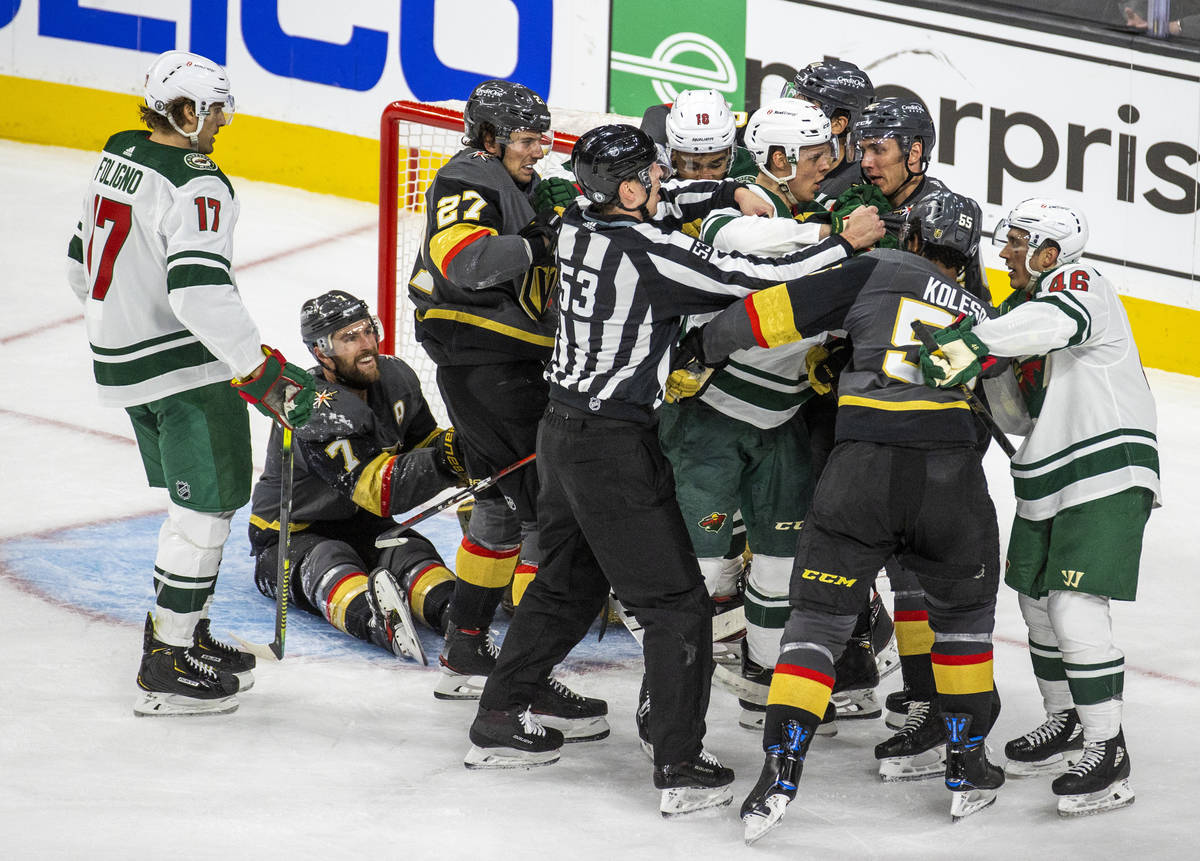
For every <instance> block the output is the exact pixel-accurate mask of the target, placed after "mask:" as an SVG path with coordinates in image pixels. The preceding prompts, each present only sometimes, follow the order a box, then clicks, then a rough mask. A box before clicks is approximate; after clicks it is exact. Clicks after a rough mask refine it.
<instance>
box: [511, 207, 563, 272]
mask: <svg viewBox="0 0 1200 861" xmlns="http://www.w3.org/2000/svg"><path fill="white" fill-rule="evenodd" d="M560 224H562V217H561V216H560V215H559V214H558V213H557V212H555V211H554V210H553V209H548V210H545V211H544V212H539V213H538V214H537V215H535V216H534V217H533V221H531V222H529V223H528V224H526V225H525V226H524V227H522V228H521V229H520V230H519V231H518V232H517V233H518V235H519V236H521V237H522V238H523V239H524V240H525V241H526V242H527V243H529V253H530V255H531V256H532V258H533V260H532V263H533V265H534V266H549V265H550V264H552V263H553V262H554V246H556V245H557V244H558V228H559V225H560Z"/></svg>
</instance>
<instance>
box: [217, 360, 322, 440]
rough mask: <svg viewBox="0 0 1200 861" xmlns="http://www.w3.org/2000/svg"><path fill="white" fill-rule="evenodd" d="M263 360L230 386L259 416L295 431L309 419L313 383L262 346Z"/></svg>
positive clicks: (301, 370)
mask: <svg viewBox="0 0 1200 861" xmlns="http://www.w3.org/2000/svg"><path fill="white" fill-rule="evenodd" d="M262 351H263V353H264V354H265V355H266V357H267V360H266V361H265V362H263V363H262V364H261V365H259V366H258V368H257V369H255V371H254V373H253V374H252V375H251V376H249V377H246V378H245V379H240V380H239V379H236V378H235V379H233V380H231V381H230V385H231V386H233V387H234V388H235V389H237V393H238V394H239V395H241V396H242V398H244V399H245V400H246V401H247V402H249V403H251V404H253V405H254V406H255V408H257V409H258V411H259V412H260V413H262V414H263V415H265V416H267V417H268V418H271V419H274V420H275V421H277V422H279V423H280V424H281V425H283V426H284V427H287V428H293V429H294V428H298V427H300V426H302V425H303V424H304V423H305V422H307V421H308V417H309V416H310V415H312V408H313V399H314V398H315V397H316V394H317V392H316V381H315V380H314V379H313V378H312V376H311V375H310V374H309V373H308V371H306V370H304V369H303V368H300V367H297V366H296V365H292V364H289V363H288V361H287V359H285V358H284V357H283V354H282V353H281V352H279V351H278V350H273V349H271V348H270V347H267V346H264V347H263V348H262Z"/></svg>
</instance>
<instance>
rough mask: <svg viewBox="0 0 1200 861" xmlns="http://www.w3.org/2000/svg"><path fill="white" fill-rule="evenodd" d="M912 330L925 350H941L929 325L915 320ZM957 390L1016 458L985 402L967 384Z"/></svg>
mask: <svg viewBox="0 0 1200 861" xmlns="http://www.w3.org/2000/svg"><path fill="white" fill-rule="evenodd" d="M912 330H913V334H914V335H916V336H917V337H918V338H919V339H920V340H921V343H922V344H923V345H924V347H925V349H926V350H928V351H929V352H930V353H936V352H938V351H940V350H941V347H940V346H939V345H938V342H937V340H936V339H935V338H934V337H933V330H932V329H931V328H930V326H929V324H928V323H925V322H923V321H921V320H914V321H913V324H912ZM955 388H956V389H958V390H959V391H960V392H962V393H963V395H964V396H965V397H966V399H967V405H968V406H969V407H970V408H971V411H972V412H973V413H975V415H977V416H979V418H980V419H981V420H982V421H983V423H984V424H985V425H986V426H987V429H988V433H990V434H991V435H992V439H994V440H995V441H996V442H997V443H998V444H999V446H1000V448H1001V449H1003V451H1004V453H1005V454H1006V455H1008V456H1009V458H1010V459H1011V458H1013V457H1015V456H1016V454H1017V450H1016V448H1014V447H1013V444H1012V443H1011V442H1010V441H1009V439H1008V437H1007V436H1005V435H1004V431H1002V430H1000V426H999V425H998V424H996V419H995V418H993V417H992V413H991V411H990V410H989V409H988V408H987V407H986V406H984V404H983V401H981V400H979V395H977V394H975V393H974V392H973V391H971V389H970V387H969V386H968V385H967V384H966V383H962V384H961V385H958V386H955Z"/></svg>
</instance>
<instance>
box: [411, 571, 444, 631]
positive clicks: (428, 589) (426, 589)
mask: <svg viewBox="0 0 1200 861" xmlns="http://www.w3.org/2000/svg"><path fill="white" fill-rule="evenodd" d="M402 585H403V587H404V590H405V592H407V593H408V606H409V609H410V610H412V614H413V618H414V619H416V620H418V621H421V622H424V623H425V624H426V625H428V626H429V627H430V628H433V630H435V631H438V632H441V631H442V630H443V626H444V624H445V620H446V619H445V617H446V608H447V607H448V606H449V605H450V599H451V598H452V597H453V596H454V574H453V573H452V572H451V571H450V569H449V568H447V567H446V566H445V565H442V564H441V563H440V562H430V563H428V564H425V565H420V566H417V567H416V568H414V569H412V570H411V571H410V572H409V573H408V574H407V575H405V577H404V583H403V584H402Z"/></svg>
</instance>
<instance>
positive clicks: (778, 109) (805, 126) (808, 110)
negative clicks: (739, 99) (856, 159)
mask: <svg viewBox="0 0 1200 861" xmlns="http://www.w3.org/2000/svg"><path fill="white" fill-rule="evenodd" d="M745 140H746V148H747V149H749V150H750V152H751V153H753V155H754V160H755V161H756V162H758V166H759V167H760V168H762V170H763V172H764V173H767V174H770V170H768V168H767V165H768V164H769V159H768V156H769V154H770V152H771V147H773V146H777V147H782V148H783V153H784V156H785V157H786V158H787V160H788V163H789V164H790V165H791V166H792V172H791V173H790V174H788V175H787V176H784V177H775V178H776V179H778V180H779V181H780V182H787V181H788V180H790V179H792V178H793V177H795V175H796V162H797V161H798V160H799V158H800V150H802V149H804V148H805V147H810V146H816V145H818V144H823V143H828V144H829V145H830V147H831V148H832V152H831V156H832V158H833V159H834V160H835V161H836V160H837V157H838V142H837V139H836V138H835V137H834V136H833V134H832V133H831V131H830V126H829V117H827V116H825V114H824V112H823V111H822V110H821V109H820V108H818V107H817V106H816V105H814V104H813V103H812V102H808V101H805V100H804V99H791V98H781V99H775V100H774V101H770V102H767V103H766V104H765V105H763V106H762V107H761V108H759V109H758V110H757V111H755V112H754V115H753V116H752V117H750V122H748V123H746V138H745Z"/></svg>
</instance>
